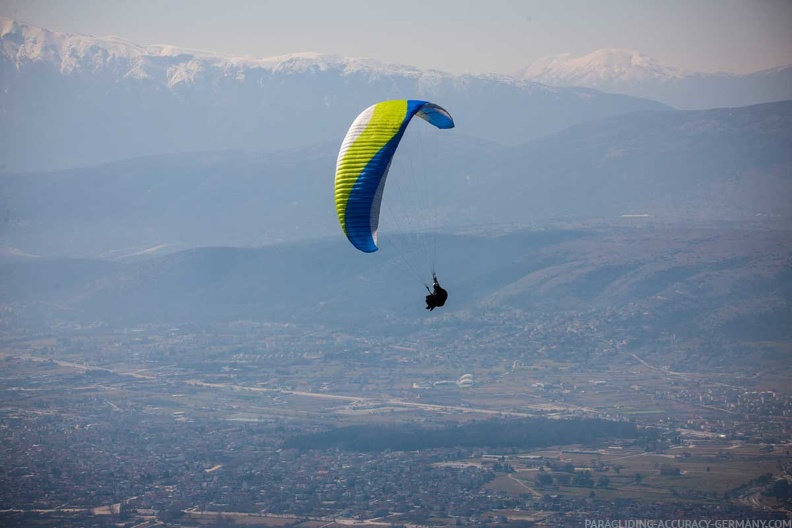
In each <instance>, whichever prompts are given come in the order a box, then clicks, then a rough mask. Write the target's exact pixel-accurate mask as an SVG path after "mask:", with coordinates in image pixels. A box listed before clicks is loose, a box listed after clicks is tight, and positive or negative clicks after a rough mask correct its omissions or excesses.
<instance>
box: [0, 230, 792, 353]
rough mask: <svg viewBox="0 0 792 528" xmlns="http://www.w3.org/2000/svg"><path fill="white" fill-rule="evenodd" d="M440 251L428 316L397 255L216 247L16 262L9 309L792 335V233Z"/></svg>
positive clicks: (568, 235) (623, 235)
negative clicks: (444, 299)
mask: <svg viewBox="0 0 792 528" xmlns="http://www.w3.org/2000/svg"><path fill="white" fill-rule="evenodd" d="M436 243H437V247H438V248H439V253H440V256H441V260H440V266H439V271H440V279H441V281H442V283H443V284H444V286H445V287H446V288H448V290H449V292H450V297H449V302H448V304H447V305H446V307H444V308H443V309H441V310H436V311H435V312H433V313H431V314H429V313H428V312H426V311H425V310H424V308H423V295H424V294H425V291H424V290H423V286H422V285H421V284H420V282H419V281H416V280H415V279H416V277H415V276H414V275H412V274H411V270H410V268H409V267H408V266H407V265H405V263H404V262H403V261H402V260H401V255H400V253H399V252H398V251H395V248H396V247H398V244H391V245H389V246H387V247H386V248H383V250H382V251H380V252H378V253H374V254H370V255H366V254H362V253H359V252H357V251H355V250H354V249H353V248H351V247H349V246H348V245H346V244H344V243H341V241H339V240H328V241H317V242H303V243H295V244H282V245H278V246H272V247H266V248H259V249H238V248H203V249H195V250H188V251H183V252H177V253H174V254H171V255H166V256H161V257H154V258H149V259H147V260H143V261H126V262H107V261H96V260H74V259H66V260H45V259H32V260H22V261H20V260H12V261H3V262H0V299H2V303H1V304H0V309H2V313H3V321H4V324H5V325H12V326H13V327H20V326H25V325H34V326H37V327H38V326H41V325H42V324H54V323H55V322H60V323H62V322H80V323H82V324H85V323H96V322H102V323H104V324H113V325H121V326H125V327H128V326H132V325H135V324H139V323H146V322H147V323H168V324H171V323H174V324H175V323H184V322H198V323H211V322H223V321H236V320H251V321H279V322H293V323H299V324H302V325H307V324H310V325H332V326H334V327H336V328H338V329H339V330H340V329H344V328H347V329H355V331H356V332H359V333H365V332H368V331H376V332H385V333H387V334H393V333H398V332H408V333H415V332H420V331H423V330H425V329H426V327H425V325H426V324H430V323H431V324H432V325H440V326H438V327H437V330H438V331H439V332H449V331H451V332H455V331H462V330H464V331H465V332H475V331H476V329H478V328H482V329H486V328H490V327H492V326H493V325H497V323H496V322H495V321H498V320H508V318H509V317H511V315H510V314H517V313H519V314H520V315H519V321H520V323H519V324H520V325H531V326H536V327H537V328H539V327H547V325H550V324H555V323H554V321H557V320H558V318H559V317H561V318H562V319H561V320H567V321H572V320H577V321H578V324H583V322H585V324H586V325H592V326H590V328H589V329H588V330H586V331H585V332H584V334H585V335H586V336H588V337H586V339H588V338H593V336H598V335H605V334H607V335H611V334H613V335H622V336H625V337H629V338H630V339H657V338H659V337H660V336H661V335H665V336H669V335H671V334H677V336H678V337H679V338H680V339H683V338H684V339H702V340H704V341H711V342H712V343H715V345H717V343H718V342H720V341H722V340H724V339H725V340H734V339H748V340H777V339H790V338H791V337H792V334H790V331H792V324H790V323H792V311H790V309H789V299H790V298H792V290H791V289H790V284H792V281H791V280H790V279H791V278H792V275H790V273H791V271H790V270H792V237H790V230H789V229H788V228H787V229H776V228H769V227H768V226H767V225H755V226H753V227H750V228H749V227H703V226H702V227H663V226H652V225H645V224H644V225H642V224H640V221H639V223H638V224H631V223H629V222H626V223H625V225H624V226H623V227H612V228H597V229H576V230H568V229H567V230H542V231H530V230H528V231H515V232H512V233H508V234H505V233H504V234H501V235H496V234H494V233H488V234H481V235H465V236H441V237H439V238H438V239H437V240H436ZM422 271H423V270H422ZM424 278H425V279H427V280H428V278H429V277H428V270H426V277H424ZM504 318H505V319H504ZM443 335H445V334H443ZM563 335H565V336H567V337H569V335H570V334H569V333H568V331H567V330H563ZM581 335H582V334H581ZM560 338H561V337H560V336H559V339H560ZM715 345H713V346H715Z"/></svg>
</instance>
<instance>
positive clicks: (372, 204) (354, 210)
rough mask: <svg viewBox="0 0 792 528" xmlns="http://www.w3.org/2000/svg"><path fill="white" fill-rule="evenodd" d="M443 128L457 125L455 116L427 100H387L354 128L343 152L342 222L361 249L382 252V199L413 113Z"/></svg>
mask: <svg viewBox="0 0 792 528" xmlns="http://www.w3.org/2000/svg"><path fill="white" fill-rule="evenodd" d="M416 115H417V116H418V117H421V118H423V119H425V120H426V121H428V122H429V123H431V124H433V125H434V126H436V127H437V128H453V127H454V120H453V119H452V118H451V115H450V114H449V113H448V112H447V111H446V110H444V109H443V108H441V107H440V106H438V105H436V104H434V103H429V102H427V101H417V100H395V101H383V102H381V103H377V104H375V105H373V106H370V107H369V108H367V109H366V110H364V111H363V112H361V114H360V115H359V116H357V118H356V119H355V121H354V122H353V123H352V126H350V127H349V131H348V132H347V135H346V137H345V138H344V141H343V142H342V144H341V150H340V151H339V152H338V161H337V162H336V175H335V204H336V211H337V213H338V221H339V222H340V223H341V229H343V230H344V233H345V234H346V236H347V238H348V239H349V241H350V242H351V243H352V245H354V246H355V247H356V248H357V249H359V250H360V251H363V252H365V253H372V252H374V251H377V228H378V226H379V214H380V203H381V202H382V193H383V190H384V189H385V180H386V179H387V176H388V169H390V164H391V160H392V159H393V155H394V154H395V153H396V148H397V147H398V146H399V141H401V138H402V136H403V135H404V131H405V129H406V128H407V125H408V124H409V123H410V120H411V119H412V118H413V116H416Z"/></svg>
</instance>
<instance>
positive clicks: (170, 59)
mask: <svg viewBox="0 0 792 528" xmlns="http://www.w3.org/2000/svg"><path fill="white" fill-rule="evenodd" d="M384 99H427V100H431V101H434V102H437V103H439V104H441V105H443V106H444V107H446V108H447V109H448V110H449V111H450V112H451V113H452V115H453V116H454V117H455V119H456V122H457V127H458V133H459V134H463V135H467V136H474V137H479V138H482V139H486V140H488V141H494V142H499V143H503V144H507V145H516V144H519V143H523V142H525V141H528V140H531V139H534V138H537V137H539V136H542V135H544V134H547V133H551V132H557V131H559V130H562V129H564V128H566V127H568V126H571V125H574V124H577V123H581V122H584V121H587V120H590V119H594V118H599V117H606V116H610V115H615V114H621V113H625V112H632V111H640V110H652V109H654V110H657V109H663V108H666V106H665V105H663V104H661V103H657V102H654V101H648V100H642V99H637V98H634V97H630V96H624V95H613V94H605V93H601V92H597V91H595V90H591V89H587V88H557V87H549V86H544V85H542V84H538V83H535V82H530V81H525V80H518V79H516V78H513V77H508V76H495V75H451V74H448V73H444V72H440V71H436V70H420V69H417V68H414V67H411V66H402V65H391V64H383V63H380V62H377V61H374V60H369V59H354V58H346V57H338V56H330V55H319V54H312V53H303V54H294V55H287V56H281V57H271V58H262V59H258V58H250V57H228V56H224V55H219V54H215V53H211V52H206V51H197V50H185V49H178V48H174V47H170V46H145V47H144V46H138V45H136V44H133V43H130V42H125V41H122V40H119V39H117V38H97V37H91V36H87V35H70V34H64V33H59V32H53V31H48V30H46V29H44V28H39V27H35V26H31V25H28V24H24V23H22V22H18V21H14V20H11V19H7V18H0V113H2V115H3V119H2V120H0V160H1V162H2V164H3V166H2V167H0V170H11V171H29V170H43V169H45V170H57V169H63V168H69V167H78V166H88V165H94V164H97V163H102V162H108V161H116V160H120V159H126V158H132V157H137V156H147V155H160V154H173V153H179V152H182V153H183V152H195V151H207V150H229V149H230V150H250V151H254V152H262V151H271V150H276V149H283V148H293V147H301V146H306V145H309V144H312V143H321V142H325V141H340V140H341V138H343V136H344V133H345V132H346V129H347V127H348V126H349V124H350V123H351V121H352V120H353V119H354V117H355V116H356V115H357V114H358V113H359V112H360V111H362V110H363V109H364V108H366V107H367V106H369V105H371V104H373V103H375V102H377V101H381V100H384Z"/></svg>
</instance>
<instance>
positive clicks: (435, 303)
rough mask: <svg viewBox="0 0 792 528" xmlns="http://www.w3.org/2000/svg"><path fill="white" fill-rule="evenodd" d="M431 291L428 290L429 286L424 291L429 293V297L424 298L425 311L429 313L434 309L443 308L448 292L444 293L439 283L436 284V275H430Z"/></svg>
mask: <svg viewBox="0 0 792 528" xmlns="http://www.w3.org/2000/svg"><path fill="white" fill-rule="evenodd" d="M432 281H433V284H432V289H431V290H430V289H429V286H427V287H426V289H427V290H428V291H429V295H427V296H426V309H427V310H429V311H430V312H431V311H432V310H434V309H435V308H438V307H440V306H443V305H444V304H445V302H446V300H448V292H447V291H445V290H444V289H443V288H442V287H441V286H440V283H439V282H437V275H435V274H434V273H433V274H432Z"/></svg>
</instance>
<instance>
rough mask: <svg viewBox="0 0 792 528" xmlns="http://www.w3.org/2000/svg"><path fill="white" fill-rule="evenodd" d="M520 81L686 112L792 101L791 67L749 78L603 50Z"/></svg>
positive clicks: (554, 60) (543, 67)
mask: <svg viewBox="0 0 792 528" xmlns="http://www.w3.org/2000/svg"><path fill="white" fill-rule="evenodd" d="M516 76H517V77H518V78H520V79H525V80H528V81H535V82H540V83H543V84H547V85H550V86H566V87H570V86H585V87H587V88H594V89H596V90H602V91H604V92H610V93H620V94H627V95H632V96H635V97H645V98H647V99H654V100H656V101H661V102H663V103H666V104H669V105H671V106H673V107H674V108H679V109H685V110H702V109H707V108H721V107H736V106H748V105H754V104H760V103H768V102H774V101H783V100H787V99H792V65H786V66H779V67H778V68H772V69H769V70H763V71H758V72H754V73H750V74H746V75H736V74H732V73H704V72H694V71H687V70H683V69H681V68H676V67H674V66H668V65H665V64H661V63H659V62H658V61H656V60H654V59H653V58H651V57H648V56H646V55H644V54H642V53H639V52H637V51H632V50H623V49H601V50H597V51H594V52H592V53H589V54H588V55H584V56H581V57H576V56H573V55H571V54H569V53H565V54H562V55H556V56H553V57H544V58H542V59H539V60H537V61H535V62H534V63H532V64H530V65H529V66H527V67H526V68H523V69H522V70H520V71H519V72H517V74H516Z"/></svg>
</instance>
